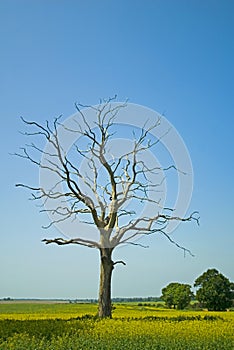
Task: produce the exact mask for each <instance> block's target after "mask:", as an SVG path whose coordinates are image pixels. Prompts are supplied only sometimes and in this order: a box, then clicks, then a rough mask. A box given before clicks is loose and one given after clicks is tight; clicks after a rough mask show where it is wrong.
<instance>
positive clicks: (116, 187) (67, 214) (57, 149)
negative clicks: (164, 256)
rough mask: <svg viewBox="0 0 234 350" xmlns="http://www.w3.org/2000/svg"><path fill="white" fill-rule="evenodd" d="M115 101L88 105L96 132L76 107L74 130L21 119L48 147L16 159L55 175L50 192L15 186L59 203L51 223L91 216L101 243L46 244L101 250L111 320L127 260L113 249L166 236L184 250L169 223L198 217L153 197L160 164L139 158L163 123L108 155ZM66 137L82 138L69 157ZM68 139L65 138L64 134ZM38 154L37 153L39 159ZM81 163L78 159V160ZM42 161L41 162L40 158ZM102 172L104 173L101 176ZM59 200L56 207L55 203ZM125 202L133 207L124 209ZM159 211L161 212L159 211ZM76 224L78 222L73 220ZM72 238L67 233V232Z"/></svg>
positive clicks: (104, 299)
mask: <svg viewBox="0 0 234 350" xmlns="http://www.w3.org/2000/svg"><path fill="white" fill-rule="evenodd" d="M112 102H113V101H112V99H108V100H104V101H102V103H100V105H98V106H96V107H91V106H89V107H90V108H91V109H92V111H93V112H94V115H95V118H96V120H95V128H92V127H91V125H90V124H89V122H88V120H87V119H86V116H85V113H84V109H83V107H86V106H82V105H80V104H77V105H76V109H77V115H76V118H75V120H74V122H75V125H76V127H73V128H70V127H68V126H66V125H65V126H64V125H63V123H61V122H60V118H55V120H54V121H53V123H52V125H50V123H49V122H46V123H45V125H41V124H39V123H37V122H35V121H26V120H24V119H23V118H22V120H23V122H24V123H25V124H26V126H27V128H30V130H32V131H30V132H25V133H24V134H25V135H26V136H28V137H30V138H38V137H39V138H42V139H43V138H44V139H45V142H46V144H47V147H46V148H43V147H40V146H38V143H37V144H35V143H31V144H30V145H27V146H25V147H24V148H22V152H21V153H18V154H17V155H18V156H20V157H22V158H25V159H27V160H28V161H30V162H32V163H34V164H35V165H36V166H37V167H39V168H40V170H43V171H47V172H48V176H49V175H50V174H53V176H55V179H57V180H55V181H54V183H53V186H52V187H51V188H44V187H41V186H39V187H33V186H28V185H25V184H17V185H16V186H21V187H24V188H27V189H29V190H31V191H32V198H33V199H34V200H39V201H42V202H43V203H44V204H45V203H47V201H48V200H49V201H50V202H52V203H53V201H54V203H55V206H54V207H52V208H51V207H50V208H48V207H47V208H46V209H43V210H42V211H47V212H48V213H50V214H53V215H54V217H55V219H54V220H53V221H52V222H51V224H50V225H49V226H51V225H52V224H56V223H57V222H61V221H66V220H70V219H72V218H77V220H79V219H80V218H81V217H84V216H86V217H87V216H88V217H89V221H88V220H86V221H85V222H87V224H90V223H91V224H93V225H94V226H95V227H96V230H97V232H98V234H99V239H98V240H93V239H89V238H82V237H75V238H70V237H69V238H65V236H64V237H63V238H62V237H59V238H54V239H44V240H43V242H45V244H51V243H54V244H57V245H67V244H77V245H82V246H85V247H89V248H96V249H98V250H99V252H100V285H99V316H100V317H111V315H112V313H111V278H112V272H113V269H114V266H115V265H116V264H118V263H122V264H124V265H125V262H124V261H113V260H112V253H113V250H114V249H115V248H116V247H118V246H120V245H122V244H133V245H141V244H140V243H139V241H136V239H137V238H138V237H141V236H144V235H152V234H154V233H158V232H159V233H162V234H163V235H165V236H166V237H167V238H168V239H169V240H170V241H171V242H172V243H174V244H176V245H177V246H178V247H179V248H181V249H183V250H184V252H186V251H188V252H189V250H187V249H186V248H184V247H182V246H180V245H179V244H177V243H176V242H175V241H174V240H173V239H172V238H171V236H170V234H168V233H167V232H166V227H167V224H168V223H169V222H170V221H172V220H178V221H191V220H196V221H198V218H197V216H196V212H195V213H193V214H191V215H190V216H188V217H178V216H176V215H174V216H173V210H169V209H168V208H163V207H162V208H161V207H160V203H159V200H156V199H155V197H154V196H152V193H154V191H155V189H156V188H157V186H158V185H159V184H157V183H151V182H149V181H148V179H149V176H150V174H154V173H156V172H158V171H159V170H160V169H159V167H156V166H150V165H148V164H146V163H145V162H144V161H143V160H142V157H140V154H144V152H146V151H147V150H149V149H151V148H152V147H154V146H155V145H156V144H157V142H159V140H151V137H150V135H151V131H152V130H153V129H154V128H157V126H158V125H159V123H160V120H157V121H156V122H155V124H154V125H150V126H148V127H147V125H146V124H145V125H143V126H142V129H141V130H140V131H139V132H138V135H136V134H133V135H134V136H133V142H132V147H131V149H129V150H127V151H126V152H125V153H124V154H122V155H121V156H119V157H117V158H112V157H108V147H109V143H110V141H111V139H112V137H113V133H114V131H115V118H116V117H117V115H118V112H119V111H120V110H121V109H122V108H124V107H125V105H126V104H125V103H123V104H117V105H116V104H112ZM61 130H63V133H67V134H68V135H69V134H74V133H75V134H76V135H77V138H79V139H80V140H81V139H82V142H80V143H81V145H82V147H85V148H82V147H81V145H79V142H78V144H75V145H74V147H73V149H74V150H75V153H73V156H72V157H71V158H72V159H71V158H70V157H69V152H67V151H65V150H64V148H63V144H62V142H61V140H60V137H61ZM63 135H64V134H63ZM37 153H38V154H37ZM36 154H37V155H36ZM74 154H75V156H76V157H77V159H75V156H74ZM38 159H39V160H38ZM82 159H83V160H85V161H86V163H87V164H88V167H89V169H90V173H89V174H87V173H86V174H84V173H82V172H81V168H80V166H79V163H81V162H82ZM100 169H102V174H105V179H107V180H106V181H105V182H104V176H100ZM58 199H59V200H60V202H59V203H60V204H58V202H57V200H58ZM131 201H133V202H132V203H135V204H134V205H136V206H137V204H136V203H137V202H139V203H150V204H151V205H153V206H155V212H154V213H153V214H152V215H150V216H147V215H140V216H138V214H137V210H136V207H135V208H129V206H131ZM127 203H130V204H129V205H128V206H126V204H127ZM158 208H161V209H160V210H159V209H158ZM74 225H76V221H75V220H74ZM68 234H69V233H68Z"/></svg>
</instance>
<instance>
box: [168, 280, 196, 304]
mask: <svg viewBox="0 0 234 350" xmlns="http://www.w3.org/2000/svg"><path fill="white" fill-rule="evenodd" d="M192 297H193V293H192V291H191V286H190V285H189V284H182V283H178V282H172V283H170V284H168V286H166V287H165V288H163V289H162V299H163V300H164V301H165V303H166V305H167V306H168V307H169V308H172V307H173V308H174V309H179V310H183V309H184V308H185V307H186V306H188V305H189V303H190V301H191V299H192Z"/></svg>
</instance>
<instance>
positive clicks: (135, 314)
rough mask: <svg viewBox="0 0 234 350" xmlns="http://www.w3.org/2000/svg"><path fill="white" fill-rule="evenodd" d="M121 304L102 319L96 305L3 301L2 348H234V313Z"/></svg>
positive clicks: (0, 310)
mask: <svg viewBox="0 0 234 350" xmlns="http://www.w3.org/2000/svg"><path fill="white" fill-rule="evenodd" d="M115 307H116V309H115V310H114V312H113V319H111V320H110V319H104V320H99V319H97V318H95V316H94V315H95V314H96V312H97V305H95V304H37V303H35V304H28V303H27V304H22V303H20V304H13V303H12V304H11V303H9V304H0V349H4V350H9V349H12V350H25V349H29V350H30V349H33V350H35V349H37V350H46V349H48V350H50V349H53V350H54V349H55V350H62V349H66V350H73V349H74V350H79V349H80V350H86V349H103V350H107V349H108V350H109V349H113V350H118V349H121V350H122V349H126V350H128V349H130V350H133V349H134V350H138V349H139V350H140V349H146V350H147V349H151V350H152V349H155V350H157V349H171V350H178V349H181V350H182V349H183V350H184V349H186V350H199V349H202V350H233V349H234V312H206V311H189V310H187V311H177V310H168V309H160V308H157V306H138V305H137V304H136V303H125V304H115Z"/></svg>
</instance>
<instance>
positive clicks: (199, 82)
mask: <svg viewBox="0 0 234 350" xmlns="http://www.w3.org/2000/svg"><path fill="white" fill-rule="evenodd" d="M233 37H234V2H233V1H231V0H222V1H221V0H205V1H200V0H190V1H185V0H156V1H153V0H147V1H143V0H140V1H139V0H134V1H133V0H132V1H131V0H126V1H124V0H119V1H112V0H108V1H107V0H102V1H94V0H93V1H91V0H88V1H79V0H78V1H73V0H69V1H65V0H49V1H48V0H41V1H25V0H19V1H17V0H15V1H12V0H3V1H1V2H0V39H1V40H0V43H1V44H0V45H1V56H0V59H1V64H0V77H1V80H0V96H1V104H0V111H1V114H0V116H1V138H0V142H1V147H0V149H1V162H2V165H1V172H0V176H1V184H2V188H1V194H2V200H1V245H0V263H1V267H2V274H1V279H2V283H1V288H0V297H8V296H10V297H42V298H60V297H62V298H93V297H97V286H98V272H99V256H98V252H96V251H94V250H89V249H87V248H84V247H72V246H66V247H58V246H45V245H43V244H42V243H41V242H40V240H41V239H42V238H44V237H47V236H50V237H52V236H53V235H54V236H57V235H58V233H57V232H56V230H55V229H53V228H52V229H50V231H47V232H45V231H44V230H43V229H42V228H41V226H42V225H43V224H45V222H47V218H46V216H45V215H43V214H40V215H39V208H37V207H36V206H35V203H33V202H30V201H28V200H27V198H28V197H29V193H27V192H26V191H24V190H22V189H16V188H15V187H14V185H15V183H18V182H25V183H37V182H38V170H37V169H36V168H35V167H33V166H32V165H31V164H29V163H26V162H24V161H23V160H22V159H18V158H15V157H12V156H10V155H9V153H14V152H16V151H18V149H19V147H20V146H22V145H24V143H25V142H27V140H25V139H24V137H23V136H22V135H21V134H20V133H19V131H20V130H23V125H22V123H21V122H20V118H19V117H20V116H23V117H24V118H25V119H31V120H32V119H33V120H37V121H39V122H41V123H43V122H44V121H45V120H46V119H48V120H52V118H54V117H55V116H58V115H60V114H62V115H63V116H64V118H66V117H68V116H70V115H71V114H73V113H74V112H75V109H74V102H81V103H84V104H96V103H97V102H98V100H99V98H102V97H109V96H113V95H115V94H117V95H118V99H119V100H120V101H121V100H124V99H125V98H129V101H130V102H132V103H137V104H141V105H144V106H147V107H149V108H152V109H154V110H156V111H158V112H159V113H163V114H164V115H165V116H166V118H167V119H168V120H169V121H170V122H171V123H172V124H173V125H174V126H175V128H176V129H177V130H178V132H179V133H180V135H181V136H182V137H183V139H184V141H185V143H186V145H187V147H188V150H189V152H190V155H191V159H192V162H193V167H194V176H195V178H194V180H195V182H194V194H193V199H192V202H191V206H190V210H191V211H193V210H199V212H200V216H201V225H200V227H197V226H196V225H195V224H194V223H185V224H184V225H180V226H179V228H178V229H177V230H176V231H175V232H174V234H173V237H174V238H175V239H176V240H177V241H178V242H179V243H181V244H183V245H184V246H186V247H188V248H189V249H191V250H192V252H193V253H194V254H195V257H194V258H192V257H190V256H186V258H184V256H183V252H182V251H181V250H178V249H177V248H175V246H173V245H171V244H169V242H168V241H167V240H166V239H165V238H163V237H160V236H158V237H154V238H153V237H151V238H150V240H149V241H148V242H147V243H149V244H150V248H149V249H142V248H139V247H124V248H120V249H118V250H116V253H115V257H116V258H121V259H124V260H125V261H126V263H127V266H126V267H123V266H121V265H120V266H119V265H118V266H117V267H116V269H115V271H114V276H113V296H136V295H138V296H149V295H160V292H161V289H162V287H164V286H165V285H166V284H168V283H169V282H172V281H178V282H185V283H190V284H192V283H193V281H194V280H195V278H196V277H197V276H198V275H200V274H201V273H202V272H203V271H204V270H206V269H208V268H212V267H215V268H217V269H218V270H220V271H221V272H222V273H223V274H224V275H226V276H227V277H228V278H230V280H232V281H234V254H233V246H234V235H233V223H232V219H233V209H234V204H233V198H234V186H233V179H234V165H233V129H234V63H233V62H234V41H233Z"/></svg>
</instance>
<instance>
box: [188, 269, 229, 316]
mask: <svg viewBox="0 0 234 350" xmlns="http://www.w3.org/2000/svg"><path fill="white" fill-rule="evenodd" d="M194 287H197V288H198V290H197V293H196V298H197V300H198V301H199V302H200V303H201V305H202V306H203V307H206V308H207V309H208V310H210V311H224V310H226V309H227V308H229V307H230V306H231V305H232V299H233V298H234V283H232V282H230V281H229V279H228V278H227V277H225V276H224V275H222V274H221V273H220V272H219V271H218V270H216V269H208V270H207V271H206V272H204V273H203V274H202V275H201V276H199V277H198V278H197V279H196V281H195V283H194Z"/></svg>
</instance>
